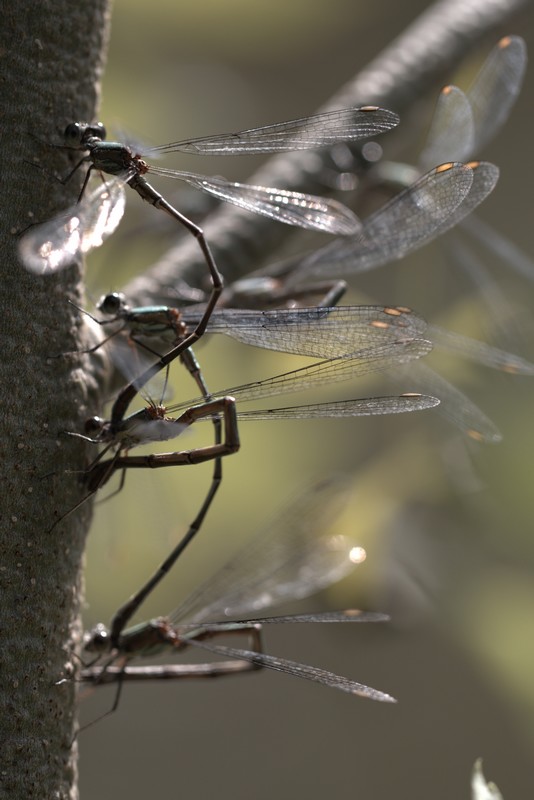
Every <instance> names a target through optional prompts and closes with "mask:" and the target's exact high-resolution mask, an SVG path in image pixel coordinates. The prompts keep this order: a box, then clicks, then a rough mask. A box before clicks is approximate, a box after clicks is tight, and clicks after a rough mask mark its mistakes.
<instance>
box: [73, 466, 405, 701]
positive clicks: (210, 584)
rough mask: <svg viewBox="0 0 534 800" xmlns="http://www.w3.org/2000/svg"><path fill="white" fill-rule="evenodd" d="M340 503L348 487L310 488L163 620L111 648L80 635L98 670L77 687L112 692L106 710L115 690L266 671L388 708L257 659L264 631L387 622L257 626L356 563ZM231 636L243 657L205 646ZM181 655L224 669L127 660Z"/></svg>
mask: <svg viewBox="0 0 534 800" xmlns="http://www.w3.org/2000/svg"><path fill="white" fill-rule="evenodd" d="M349 495H350V485H349V482H348V481H346V480H342V479H329V480H325V481H320V482H317V483H316V484H314V485H313V486H312V487H310V488H309V489H308V490H307V491H305V492H304V493H302V494H301V495H300V496H299V497H297V498H296V499H295V500H294V501H293V502H292V503H290V504H289V505H288V506H287V507H286V508H284V509H283V510H282V511H281V512H280V513H279V514H278V515H277V516H276V518H275V519H273V520H272V521H271V523H270V524H268V525H267V526H266V527H264V528H263V529H261V530H260V531H258V533H257V534H256V535H255V536H254V537H253V538H252V539H251V540H250V542H249V543H248V544H246V545H245V547H244V548H243V549H242V550H241V551H240V552H238V553H237V555H236V556H235V557H233V558H232V559H231V560H230V561H229V562H228V563H227V564H225V565H224V566H223V567H222V568H221V569H220V570H218V571H217V572H216V573H215V575H214V576H213V577H211V578H210V579H209V581H207V582H206V583H204V584H203V585H201V586H200V587H199V588H197V589H196V590H195V591H194V592H193V593H192V594H191V595H190V596H189V597H187V598H186V600H185V601H184V602H183V603H182V604H181V605H180V606H179V607H178V608H177V609H176V610H175V611H174V612H172V613H171V614H169V615H168V616H167V617H165V618H158V619H153V620H151V621H150V622H147V623H141V624H139V625H135V626H133V627H132V628H130V629H128V630H125V631H124V632H123V633H122V634H121V635H120V636H119V637H118V638H116V639H114V637H113V632H112V631H110V630H108V629H107V628H106V627H105V626H104V625H101V624H100V625H97V626H96V627H95V628H94V629H93V630H92V631H91V632H90V633H88V634H87V635H86V638H85V650H86V652H87V653H88V654H89V653H93V654H95V653H96V654H98V655H99V657H100V658H99V661H100V662H102V659H103V663H99V664H97V665H91V666H87V667H86V668H84V669H83V670H82V673H81V680H82V681H84V682H86V683H91V684H93V685H103V684H107V683H114V682H117V684H118V691H117V694H116V696H115V702H114V704H113V708H112V709H111V710H114V709H115V708H116V707H117V705H118V702H119V694H120V689H121V686H122V683H123V682H124V681H132V680H134V681H143V680H145V681H146V680H154V679H158V680H164V679H166V680H168V679H178V678H187V677H217V676H220V675H232V674H235V673H237V672H245V671H249V670H250V669H253V668H254V667H265V668H267V669H272V670H275V671H278V672H283V673H286V674H289V675H293V676H295V677H299V678H303V679H306V680H311V681H315V682H317V683H320V684H323V685H325V686H329V687H331V688H335V689H339V690H340V691H343V692H347V693H349V694H353V695H359V696H363V697H368V698H370V699H373V700H380V701H386V702H395V701H394V698H392V697H391V696H390V695H389V694H386V693H385V692H382V691H379V690H377V689H373V688H371V687H369V686H366V685H364V684H362V683H359V682H357V681H355V680H352V679H350V678H346V677H343V676H341V675H336V674H334V673H332V672H329V671H327V670H325V669H321V668H318V667H314V666H309V665H307V664H302V663H297V662H294V661H290V660H288V659H286V658H282V657H278V656H272V655H269V654H266V653H264V652H263V647H262V626H263V625H273V624H297V623H298V624H304V623H310V624H311V623H324V624H325V623H337V622H385V621H387V620H388V617H387V616H386V615H385V614H380V613H375V612H363V611H358V610H354V609H352V610H350V609H349V610H344V611H328V612H324V613H321V612H318V613H302V614H291V615H285V616H271V617H260V616H258V612H260V611H261V610H262V609H265V608H269V607H272V606H275V605H279V604H281V603H284V602H288V601H292V600H296V599H302V598H305V597H308V596H310V595H312V594H315V593H317V592H319V591H320V590H322V589H326V588H327V587H329V586H330V585H332V584H333V583H335V582H337V581H339V580H341V579H342V578H344V577H346V576H348V575H349V574H350V573H351V572H352V570H353V569H354V567H355V566H356V565H357V564H360V563H362V561H364V560H365V557H366V554H365V551H364V550H363V548H361V547H359V546H358V545H357V544H356V543H355V541H354V539H353V538H352V537H351V536H350V535H346V534H340V533H336V532H335V530H334V523H335V522H336V521H337V520H338V519H339V518H340V516H342V514H343V509H344V507H345V506H346V504H347V500H348V497H349ZM336 527H338V526H337V525H336ZM245 615H247V618H246V619H245V618H244V617H245ZM248 616H250V618H248ZM235 635H239V636H241V637H243V636H246V637H247V638H248V640H249V641H250V645H249V647H250V648H251V649H247V648H241V647H233V646H229V645H228V646H227V645H223V644H217V643H215V641H214V640H215V639H219V638H220V637H222V636H235ZM188 648H196V649H202V650H207V651H209V652H210V653H212V654H214V655H216V656H219V657H221V658H223V659H228V660H226V661H222V662H220V661H215V662H211V663H206V664H166V665H148V666H135V665H131V663H130V662H131V661H132V660H133V659H136V658H143V657H145V658H146V657H150V656H154V655H158V654H162V655H166V654H167V655H169V654H171V655H172V654H174V653H176V652H178V651H184V650H186V649H188Z"/></svg>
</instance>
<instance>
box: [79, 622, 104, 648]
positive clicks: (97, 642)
mask: <svg viewBox="0 0 534 800" xmlns="http://www.w3.org/2000/svg"><path fill="white" fill-rule="evenodd" d="M109 648H110V634H109V631H108V629H107V628H106V626H105V625H103V624H102V623H101V622H99V623H98V625H95V627H94V628H93V629H92V630H90V631H87V633H85V634H84V637H83V649H84V650H87V652H88V653H107V652H108V651H109Z"/></svg>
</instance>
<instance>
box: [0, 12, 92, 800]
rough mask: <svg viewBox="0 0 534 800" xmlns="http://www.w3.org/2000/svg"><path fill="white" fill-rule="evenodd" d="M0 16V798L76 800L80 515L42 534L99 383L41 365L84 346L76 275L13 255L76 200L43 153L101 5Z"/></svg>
mask: <svg viewBox="0 0 534 800" xmlns="http://www.w3.org/2000/svg"><path fill="white" fill-rule="evenodd" d="M0 18H1V19H2V27H1V31H2V32H1V34H0V36H1V44H0V56H1V59H2V82H1V84H0V91H1V93H2V99H1V101H0V108H1V109H2V125H1V129H0V136H1V152H2V200H1V202H2V216H1V220H2V221H1V241H2V244H1V252H2V261H3V264H2V281H1V282H0V319H1V334H2V335H1V342H2V358H1V362H0V371H1V379H0V385H1V386H2V387H3V397H2V414H1V418H0V452H1V463H2V472H3V475H2V515H1V528H2V530H1V533H0V536H1V544H0V547H1V552H2V560H1V577H0V585H1V603H0V642H1V644H0V647H1V650H0V652H1V657H0V660H1V668H0V709H1V711H0V753H1V756H0V761H1V771H0V796H1V797H5V798H7V797H9V798H11V799H12V800H16V799H17V800H18V798H21V799H22V798H24V800H28V798H39V799H40V800H42V798H73V797H76V796H77V790H76V746H72V740H73V735H74V733H73V732H74V721H75V717H74V707H75V703H74V701H75V684H74V683H73V682H72V681H68V682H66V683H64V684H62V685H57V681H58V680H59V679H60V678H61V677H62V676H63V675H65V667H66V664H68V663H69V662H71V663H72V655H71V654H72V652H73V648H74V645H75V644H76V643H77V641H78V640H79V635H80V624H79V618H78V612H79V607H80V600H79V598H80V593H81V585H82V579H81V564H82V558H83V547H84V541H85V534H86V531H87V527H88V523H89V508H85V509H84V510H83V511H80V513H77V514H75V515H73V516H72V517H70V518H69V519H68V520H67V521H66V522H65V523H62V524H61V525H58V526H56V527H54V528H53V529H52V530H51V527H52V525H53V523H54V520H55V519H56V518H57V516H59V515H61V514H62V513H63V512H64V511H66V510H67V509H68V508H69V507H70V506H72V505H73V504H74V503H75V502H76V501H77V500H78V499H79V498H80V491H81V490H80V487H79V485H78V480H77V476H76V475H74V474H71V475H68V474H65V472H64V470H65V469H68V468H70V469H76V468H78V469H80V468H81V467H82V465H83V462H82V459H83V457H84V453H83V448H80V447H79V444H77V443H75V442H74V440H69V439H68V438H66V437H63V438H61V437H60V436H59V435H58V434H60V432H61V431H62V430H79V429H80V421H83V418H84V417H85V416H86V414H87V409H88V408H91V409H93V408H94V407H95V401H96V394H95V389H96V383H95V378H94V376H95V374H96V373H95V371H93V373H92V374H90V373H88V372H86V371H85V370H83V369H82V366H83V365H82V363H81V362H80V360H76V361H74V360H69V359H64V358H60V359H58V358H53V359H49V358H48V357H49V356H51V355H55V354H57V353H62V352H64V351H65V350H73V349H76V348H77V347H80V344H79V341H78V340H79V338H80V337H79V331H76V327H75V322H74V318H75V312H74V309H72V308H71V307H69V305H68V304H67V303H66V302H65V297H70V298H76V297H77V296H78V295H79V287H78V284H79V281H80V268H79V266H78V267H76V266H73V267H72V268H69V269H68V270H66V271H65V272H64V273H63V274H61V276H59V277H58V278H57V279H52V280H50V279H45V278H36V277H35V276H33V275H30V274H29V273H27V272H25V271H24V270H23V269H22V268H21V266H20V265H19V264H18V262H17V259H16V254H15V244H16V234H17V233H18V232H19V231H20V230H22V229H24V228H25V227H27V225H28V224H29V223H30V222H31V221H32V220H44V219H47V218H48V217H50V216H51V215H52V214H53V213H55V212H57V211H58V210H59V209H60V208H61V207H65V205H68V204H70V203H72V202H74V201H75V200H76V195H77V192H78V191H79V187H80V183H79V179H78V178H76V179H74V180H73V181H71V182H70V183H69V184H68V185H66V186H62V185H61V183H60V182H59V181H57V180H56V179H55V178H54V177H53V175H54V174H56V175H65V174H66V173H68V172H69V169H71V168H72V163H73V160H72V155H69V154H68V153H67V152H66V151H64V150H61V149H56V148H52V147H49V146H48V145H47V144H46V142H54V143H61V133H62V130H63V129H64V127H65V125H66V124H67V123H68V122H69V121H71V120H73V119H86V118H88V119H92V118H94V116H95V113H96V105H97V100H98V93H99V80H100V75H101V72H102V67H103V53H104V51H105V44H106V36H107V29H108V21H107V3H106V0H97V2H94V3H81V4H73V3H68V2H61V0H49V1H48V2H44V3H32V2H29V1H28V0H22V2H17V3H15V2H13V1H12V0H6V2H2V3H1V11H0ZM37 159H38V160H37ZM32 162H35V163H33V164H32ZM39 164H42V165H43V168H41V167H40V166H39ZM94 363H95V364H96V362H94ZM50 472H53V473H54V474H53V475H51V476H48V477H45V474H46V473H50Z"/></svg>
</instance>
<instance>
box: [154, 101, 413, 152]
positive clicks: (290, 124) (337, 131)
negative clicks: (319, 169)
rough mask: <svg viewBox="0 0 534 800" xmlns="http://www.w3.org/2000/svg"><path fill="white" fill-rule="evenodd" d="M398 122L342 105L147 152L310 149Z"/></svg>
mask: <svg viewBox="0 0 534 800" xmlns="http://www.w3.org/2000/svg"><path fill="white" fill-rule="evenodd" d="M398 124H399V117H398V115H397V114H395V113H394V112H393V111H388V110H387V109H384V108H377V107H374V106H363V107H361V108H344V109H340V110H336V111H327V112H325V113H323V114H315V115H314V116H311V117H302V118H300V119H294V120H289V121H287V122H279V123H275V124H274V125H264V126H262V127H259V128H249V129H248V130H244V131H239V132H238V133H229V134H219V135H217V136H204V137H200V138H197V139H186V140H183V141H179V142H171V143H170V144H164V145H161V146H159V147H154V148H151V150H150V151H149V152H160V153H172V152H176V151H179V152H182V153H195V154H199V155H239V154H242V153H246V154H249V155H251V154H252V155H253V154H258V155H259V154H263V153H280V152H286V151H289V150H311V149H315V148H318V147H327V146H330V145H333V144H335V143H336V142H354V141H359V140H360V139H366V138H368V137H369V136H376V135H378V134H380V133H384V132H386V131H388V130H391V128H394V127H396V126H397V125H398Z"/></svg>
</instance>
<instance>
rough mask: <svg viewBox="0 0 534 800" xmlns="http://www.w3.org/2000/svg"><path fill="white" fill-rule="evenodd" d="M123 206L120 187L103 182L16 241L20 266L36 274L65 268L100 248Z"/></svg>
mask: <svg viewBox="0 0 534 800" xmlns="http://www.w3.org/2000/svg"><path fill="white" fill-rule="evenodd" d="M124 206H125V196H124V188H123V184H122V183H121V182H120V181H119V180H113V179H111V180H108V181H106V183H103V184H102V185H101V186H99V187H98V188H97V189H96V190H95V191H94V192H92V193H91V194H90V195H89V196H88V197H84V198H83V199H82V201H81V202H80V203H78V204H77V205H75V206H73V207H72V208H70V209H69V210H68V211H66V212H65V213H63V214H60V215H59V216H57V217H54V219H52V220H50V221H49V222H45V223H43V224H42V225H34V226H33V227H32V228H30V229H29V230H28V231H27V232H26V233H25V234H24V235H23V236H22V237H21V238H20V240H19V245H18V250H19V257H20V260H21V262H22V264H23V265H24V266H25V267H26V269H28V270H29V271H30V272H34V273H36V274H37V275H47V274H49V273H53V272H58V271H59V270H62V269H64V268H65V267H68V266H69V265H71V264H72V263H73V261H74V260H75V258H76V256H77V255H78V254H79V253H87V252H89V251H90V250H92V249H93V248H95V247H99V246H100V245H101V244H102V243H103V241H104V240H105V239H107V237H108V236H109V235H110V234H112V233H113V231H114V230H115V228H116V227H117V225H118V224H119V222H120V221H121V219H122V215H123V214H124Z"/></svg>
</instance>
